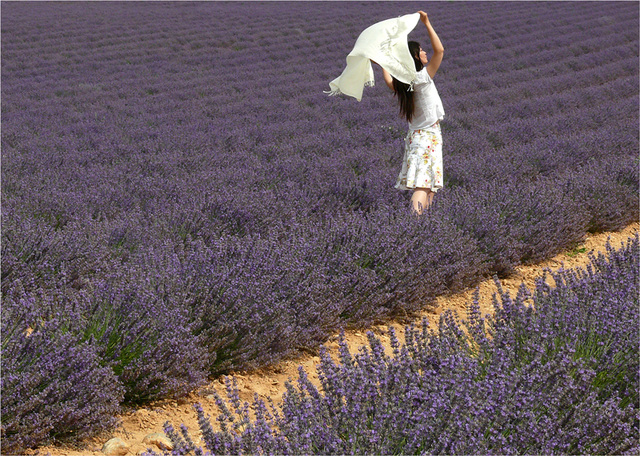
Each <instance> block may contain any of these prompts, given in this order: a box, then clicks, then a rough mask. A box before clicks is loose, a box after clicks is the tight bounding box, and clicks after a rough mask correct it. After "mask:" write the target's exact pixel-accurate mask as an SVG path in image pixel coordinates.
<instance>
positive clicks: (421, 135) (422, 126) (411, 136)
mask: <svg viewBox="0 0 640 456" xmlns="http://www.w3.org/2000/svg"><path fill="white" fill-rule="evenodd" d="M418 13H420V21H421V22H422V23H423V24H424V25H425V26H426V27H427V31H428V33H429V39H430V40H431V47H432V48H433V56H432V57H431V60H428V59H427V53H426V52H425V51H423V50H422V48H421V47H420V45H419V44H418V43H416V42H415V41H409V51H410V52H411V55H412V56H413V60H414V63H415V65H416V70H417V71H418V75H417V77H416V79H415V80H414V81H413V83H412V86H413V87H411V86H409V85H407V84H404V83H402V82H400V81H398V80H397V79H396V78H394V77H393V76H391V74H389V72H387V71H386V70H385V69H384V68H382V73H383V75H384V80H385V82H386V83H387V86H389V88H390V89H391V90H392V91H393V92H394V94H395V96H396V97H398V101H399V103H400V114H401V115H402V117H404V118H406V119H407V122H408V123H409V131H408V133H407V136H406V138H405V148H404V161H403V163H402V171H400V175H399V176H398V180H397V182H396V185H395V188H397V189H399V190H410V189H413V194H412V196H411V207H412V209H413V211H415V213H416V214H418V215H421V214H422V212H423V210H424V209H426V208H428V207H429V206H430V205H431V203H432V201H433V196H434V195H435V193H436V192H437V191H438V189H440V188H442V134H441V132H440V120H442V118H443V117H444V108H443V106H442V101H441V100H440V96H439V95H438V90H437V89H436V86H435V84H434V82H433V77H434V76H435V74H436V72H437V71H438V68H439V67H440V63H441V62H442V57H443V55H444V47H443V46H442V43H441V42H440V39H439V38H438V35H437V34H436V32H435V30H434V29H433V27H432V26H431V23H430V22H429V17H428V16H427V13H425V12H424V11H418ZM374 63H375V62H374Z"/></svg>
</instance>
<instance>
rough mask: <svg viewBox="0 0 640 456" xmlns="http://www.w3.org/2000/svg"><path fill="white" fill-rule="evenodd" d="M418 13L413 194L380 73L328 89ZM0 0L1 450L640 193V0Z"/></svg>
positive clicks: (86, 425)
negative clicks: (353, 94)
mask: <svg viewBox="0 0 640 456" xmlns="http://www.w3.org/2000/svg"><path fill="white" fill-rule="evenodd" d="M418 9H426V11H427V12H428V13H429V17H430V19H431V22H432V24H433V26H434V28H435V29H436V30H437V32H438V34H439V36H440V38H441V40H442V43H443V45H444V47H445V49H446V51H445V58H444V61H443V64H442V66H441V67H440V70H439V72H438V75H437V77H436V79H437V85H438V91H439V93H440V96H441V98H442V100H443V103H444V107H445V110H446V113H447V115H446V117H445V119H444V121H443V122H442V131H443V140H444V149H443V150H444V179H445V185H444V188H443V189H442V191H440V192H439V193H438V194H437V196H436V198H435V204H434V206H433V207H431V208H430V209H429V211H428V212H427V213H426V214H425V216H423V217H421V218H416V217H414V216H412V215H411V214H410V212H409V210H408V207H409V205H408V200H409V194H408V193H402V192H399V191H397V190H396V189H394V188H393V184H394V183H395V179H396V177H397V174H398V171H399V169H400V165H401V163H400V161H401V159H402V144H403V137H404V135H405V132H406V122H404V121H403V120H402V119H401V118H400V117H399V116H398V115H397V107H396V104H395V99H394V98H393V96H392V95H391V94H390V93H389V91H388V89H387V88H386V86H385V85H384V83H383V80H382V74H381V73H376V79H377V81H378V82H379V83H378V84H377V86H376V87H373V88H367V89H366V90H365V94H364V98H363V100H362V102H360V103H358V102H357V101H355V100H354V99H349V98H342V97H328V96H327V95H326V94H324V93H323V91H325V90H328V89H329V85H328V84H329V81H331V80H332V79H333V78H335V77H337V76H338V75H339V74H340V73H341V71H342V70H343V68H344V66H345V63H346V62H345V57H346V55H347V54H348V52H349V51H350V50H351V48H352V46H353V44H354V42H355V39H356V38H357V36H358V34H359V33H360V32H361V31H362V30H363V29H364V28H366V27H368V26H369V25H371V24H373V23H374V22H377V21H380V20H383V19H387V18H390V17H395V16H399V15H402V14H408V13H412V12H415V11H417V10H418ZM2 13H3V14H2V24H1V27H2V43H1V44H2V73H1V76H2V88H1V90H2V92H1V95H2V239H1V240H2V252H1V253H2V265H1V266H2V296H3V305H2V359H3V374H2V398H3V400H2V444H3V451H5V450H6V451H7V452H11V451H15V452H19V451H21V450H23V449H25V448H29V447H33V446H37V445H39V444H42V443H43V442H50V441H59V440H69V439H79V438H82V437H86V436H89V435H93V434H95V433H96V432H99V431H101V430H103V429H107V428H109V427H110V426H112V425H113V423H114V418H113V417H114V416H115V414H116V413H117V412H118V411H119V410H120V409H121V407H122V406H123V405H135V404H140V403H146V402H148V401H151V400H155V399H159V398H166V397H177V396H181V395H184V394H185V393H186V392H188V391H190V390H192V389H193V388H195V387H197V386H198V385H201V384H202V383H203V382H204V381H205V380H206V379H207V377H210V376H215V375H219V374H221V373H226V372H229V371H231V370H237V369H249V368H254V367H259V366H264V365H267V364H270V363H274V362H277V361H279V360H281V359H283V358H286V357H288V356H291V355H293V354H295V353H297V352H300V351H309V350H311V351H315V350H317V349H318V347H319V345H320V344H322V343H323V342H324V341H325V340H326V339H327V337H328V336H330V335H332V334H334V333H335V332H336V331H338V330H339V328H341V327H366V326H367V325H368V324H370V323H372V322H375V321H379V320H381V319H384V318H387V317H390V316H410V315H411V314H412V313H413V312H415V311H417V310H418V309H421V308H425V307H427V306H429V305H430V303H431V302H432V301H433V298H434V297H435V296H438V295H441V294H443V293H450V292H453V291H457V290H460V289H463V288H467V287H469V286H473V285H474V284H477V283H478V282H479V281H480V280H481V279H483V278H486V277H491V276H493V275H497V276H498V277H506V276H508V275H509V274H510V273H511V272H512V271H513V270H514V267H516V266H517V265H519V264H522V263H535V262H537V261H541V260H543V259H545V258H549V257H550V256H552V255H554V254H556V253H558V252H560V251H563V250H565V249H567V248H571V247H573V246H575V245H576V244H577V243H578V242H579V241H580V240H581V239H582V237H583V236H584V235H585V233H587V232H600V231H607V230H618V229H621V228H622V227H624V226H626V225H627V224H629V223H630V222H632V221H634V220H637V219H638V217H639V213H638V206H639V196H638V188H639V176H638V174H639V173H638V164H639V163H638V155H639V147H638V136H639V127H638V121H639V119H638V108H639V106H638V92H639V90H638V88H639V74H638V73H639V71H638V67H639V58H638V52H639V50H638V26H639V7H638V4H637V3H635V2H603V3H599V2H594V3H591V2H539V3H538V2H479V3H475V2H474V3H471V2H468V3H466V2H437V3H431V4H428V5H425V4H422V3H407V2H397V3H395V2H381V3H373V2H358V3H356V2H350V3H334V2H310V3H302V2H290V3H284V2H282V3H281V2H265V3H257V2H250V3H223V2H197V3H187V2H158V3H155V2H154V3H136V2H122V3H120V2H87V3H78V2H69V3H57V2H56V3H53V2H51V3H49V2H46V3H39V2H38V3H22V2H3V3H2ZM411 38H413V39H417V40H418V41H420V42H421V43H423V47H425V46H426V47H425V49H428V45H427V42H426V38H427V34H426V31H425V30H424V28H421V27H417V28H416V30H415V31H414V32H413V33H412V34H411ZM621 286H622V285H621ZM609 292H610V293H613V294H615V292H614V291H608V293H609ZM625 302H627V301H625ZM636 305H637V303H636ZM603 312H604V311H603ZM633 318H635V319H636V320H634V321H637V318H636V317H633ZM636 346H637V345H636ZM636 373H637V369H636ZM636 380H637V379H636ZM614 383H615V382H614ZM609 393H610V392H609ZM609 393H608V394H609ZM612 394H613V393H610V394H609V395H608V396H607V400H609V398H610V397H612V396H611V395H612ZM616 394H617V393H616ZM635 419H636V420H637V413H636V418H635ZM635 429H636V434H637V422H636V427H635ZM345 451H346V450H345Z"/></svg>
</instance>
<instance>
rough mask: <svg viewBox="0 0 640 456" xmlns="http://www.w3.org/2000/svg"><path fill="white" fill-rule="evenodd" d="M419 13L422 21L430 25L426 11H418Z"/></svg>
mask: <svg viewBox="0 0 640 456" xmlns="http://www.w3.org/2000/svg"><path fill="white" fill-rule="evenodd" d="M418 13H420V21H421V22H422V23H423V24H424V25H427V24H428V23H429V16H427V13H425V12H424V11H418Z"/></svg>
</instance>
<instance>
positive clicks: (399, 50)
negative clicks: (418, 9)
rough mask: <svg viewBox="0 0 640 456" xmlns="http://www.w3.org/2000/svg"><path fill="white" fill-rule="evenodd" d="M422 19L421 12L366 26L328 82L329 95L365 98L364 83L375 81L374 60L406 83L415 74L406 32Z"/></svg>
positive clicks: (365, 84)
mask: <svg viewBox="0 0 640 456" xmlns="http://www.w3.org/2000/svg"><path fill="white" fill-rule="evenodd" d="M419 19H420V14H419V13H413V14H407V15H405V16H401V17H398V18H395V19H387V20H384V21H381V22H377V23H375V24H373V25H372V26H370V27H368V28H366V29H365V30H364V31H363V32H362V33H361V34H360V36H359V37H358V39H357V40H356V44H355V46H354V47H353V50H352V51H351V52H350V53H349V55H347V67H346V68H345V69H344V71H343V72H342V74H341V75H340V76H338V77H337V78H336V79H334V80H333V81H331V82H330V83H329V87H331V90H330V91H329V92H325V93H328V94H329V95H338V94H344V95H349V96H351V97H355V98H356V99H357V100H358V101H360V100H362V92H363V90H364V87H365V86H373V85H374V84H375V81H374V76H373V68H372V67H371V60H373V61H375V62H376V63H378V64H379V65H380V66H381V67H382V68H384V69H385V70H387V71H388V72H389V73H390V74H391V76H393V77H395V78H396V79H397V80H399V81H401V82H404V83H405V84H411V82H412V81H413V80H414V79H415V77H416V74H417V72H416V67H415V64H414V62H413V57H412V56H411V53H410V52H409V45H408V44H407V36H408V35H409V32H411V30H413V29H414V28H415V26H416V25H417V24H418V20H419Z"/></svg>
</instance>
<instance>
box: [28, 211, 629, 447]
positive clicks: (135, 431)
mask: <svg viewBox="0 0 640 456" xmlns="http://www.w3.org/2000/svg"><path fill="white" fill-rule="evenodd" d="M639 226H640V224H638V223H633V224H631V225H630V226H628V227H627V228H625V229H624V230H622V231H620V232H611V233H601V234H597V235H589V236H587V237H585V240H584V242H583V243H582V244H581V245H580V246H578V247H577V248H575V249H573V250H572V251H569V252H565V253H561V254H559V255H557V256H556V257H554V258H552V259H551V260H548V261H545V262H543V263H539V264H537V265H532V266H521V267H519V268H518V269H517V271H516V273H515V274H514V275H512V276H511V277H509V278H507V279H503V280H501V284H502V287H503V289H504V290H505V291H509V293H510V294H511V295H512V296H515V294H516V292H517V290H518V288H519V287H520V285H521V284H522V283H524V284H525V285H526V286H527V287H528V288H529V289H533V288H534V287H535V279H536V278H538V277H540V276H541V275H542V273H543V270H545V269H550V270H553V271H555V270H558V269H560V268H564V269H569V268H575V267H581V266H584V265H585V264H587V263H588V262H589V257H588V253H589V252H592V251H593V252H603V253H605V252H606V249H605V244H606V242H607V239H610V242H611V245H612V246H613V247H614V248H618V247H620V245H621V244H622V243H625V242H626V240H627V239H628V238H629V237H631V236H633V235H635V233H636V232H638V229H639ZM550 280H551V281H552V279H550ZM550 284H551V285H553V283H552V282H550ZM479 289H480V308H481V311H482V314H483V315H486V314H487V313H491V312H492V310H493V305H492V296H493V294H494V293H495V292H496V285H495V283H494V282H493V280H487V281H485V282H483V283H481V284H480V285H479ZM474 290H475V288H474V289H469V290H467V291H465V292H462V293H458V294H454V295H449V296H443V297H440V298H439V299H438V300H437V307H436V309H435V310H430V311H427V312H424V313H423V314H422V315H421V316H420V318H419V319H418V321H417V323H419V322H420V321H421V320H422V317H427V318H428V320H429V323H430V325H431V326H432V327H435V326H436V325H437V321H438V318H439V315H440V314H441V313H442V312H443V311H444V310H446V309H454V310H456V311H457V312H458V313H459V315H460V316H461V317H462V318H464V315H465V309H466V306H467V303H470V302H471V301H472V296H473V292H474ZM389 326H394V327H395V329H396V333H397V334H398V336H399V338H400V340H401V341H402V340H403V338H402V334H403V328H404V325H403V324H400V323H398V322H393V321H391V322H389V323H387V324H385V325H379V326H375V327H372V328H370V330H371V331H373V332H374V333H375V334H376V335H377V336H378V337H379V338H380V339H381V340H382V342H383V343H384V344H385V345H386V346H387V347H388V346H389V338H388V336H387V332H388V327H389ZM337 338H338V337H337V335H336V336H334V337H333V338H332V339H331V340H330V341H329V342H328V343H327V344H326V346H327V348H328V349H329V350H330V351H331V353H336V350H337V347H338V343H337ZM346 340H347V342H348V344H349V347H350V350H351V351H352V352H355V351H357V349H358V347H360V346H362V345H366V344H367V337H366V334H365V331H350V332H347V333H346ZM319 361H320V358H319V357H317V356H312V355H303V356H301V357H299V358H297V359H295V360H290V361H284V362H282V363H280V364H278V365H277V366H275V367H272V368H269V369H262V370H260V371H257V372H237V373H234V374H233V376H234V377H235V379H236V380H237V383H238V387H239V390H240V397H241V399H243V400H245V401H249V402H250V403H251V401H252V400H253V397H254V395H256V394H257V395H258V396H259V397H262V398H266V397H267V396H270V397H271V398H272V399H273V401H274V403H276V404H278V403H279V402H280V401H281V400H282V394H283V392H284V391H285V387H284V383H285V381H287V380H288V379H292V380H294V381H295V379H297V377H298V367H299V366H303V367H304V369H305V370H306V371H307V373H308V374H309V378H310V379H311V380H312V381H313V382H314V383H315V384H316V385H319V382H318V379H317V373H316V365H317V363H318V362H319ZM223 382H224V379H223V378H219V379H215V380H213V381H211V382H210V383H209V384H208V385H207V386H205V387H204V388H202V389H200V390H199V391H195V392H193V393H191V394H190V395H189V396H188V397H186V398H184V399H181V400H180V401H160V402H157V403H153V404H150V405H148V406H146V407H145V408H141V409H138V410H132V411H129V412H127V413H124V414H123V415H122V416H121V419H122V423H121V425H120V426H119V427H118V428H117V429H116V430H114V431H112V432H111V433H109V434H108V435H102V436H99V437H96V438H93V439H91V440H88V441H86V442H84V443H83V445H82V447H73V448H72V447H66V446H50V447H42V448H40V449H39V450H37V451H32V452H30V454H47V453H50V454H51V455H52V456H59V455H70V456H72V455H103V454H104V453H102V451H101V449H102V445H103V444H104V442H106V441H107V440H109V439H110V438H113V437H119V438H121V439H122V440H124V441H125V442H126V443H127V444H129V445H130V446H131V447H130V450H129V453H128V454H130V455H138V454H141V453H142V452H144V451H145V450H146V449H147V446H148V445H146V444H143V443H142V440H143V439H144V437H145V436H146V435H148V434H151V433H156V432H163V431H162V426H163V424H164V422H166V421H169V422H171V423H172V424H173V426H174V428H178V426H179V425H180V424H181V423H184V424H185V425H186V426H187V428H188V429H189V431H190V433H191V435H192V437H193V438H194V441H195V442H196V443H200V438H199V437H200V435H199V432H198V424H197V416H196V413H195V411H194V410H193V407H192V404H193V403H196V402H199V403H200V404H201V405H202V407H203V409H204V410H205V412H206V413H208V414H209V415H211V417H212V420H211V421H212V425H215V417H217V416H218V409H217V407H216V405H215V402H214V400H213V397H212V396H211V392H212V390H217V391H218V392H219V393H221V394H222V393H223V390H224V386H223ZM153 449H154V450H155V451H159V450H158V449H157V448H153Z"/></svg>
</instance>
